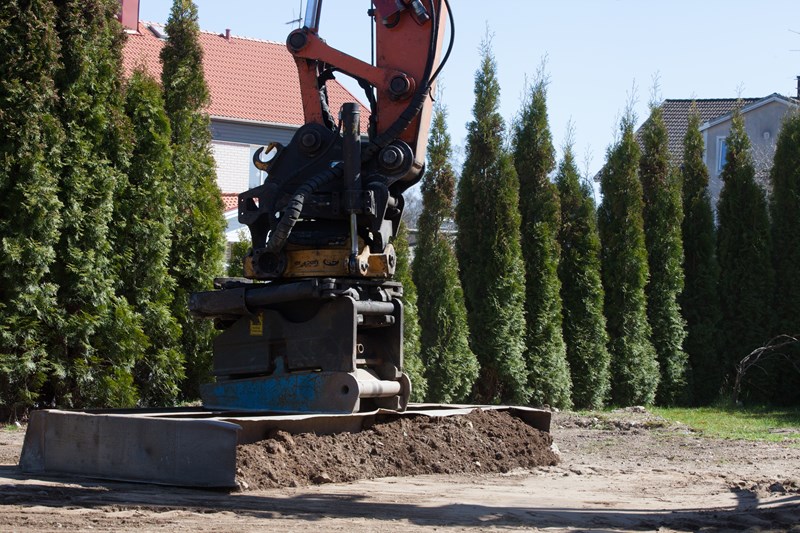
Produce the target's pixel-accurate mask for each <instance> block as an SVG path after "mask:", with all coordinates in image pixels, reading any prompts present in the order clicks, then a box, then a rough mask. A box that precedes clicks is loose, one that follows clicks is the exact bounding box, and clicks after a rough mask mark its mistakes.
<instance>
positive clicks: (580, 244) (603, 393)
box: [556, 144, 611, 409]
mask: <svg viewBox="0 0 800 533" xmlns="http://www.w3.org/2000/svg"><path fill="white" fill-rule="evenodd" d="M556 185H557V186H558V191H559V195H560V198H561V226H560V229H559V234H558V241H559V245H560V247H561V261H560V263H559V265H558V275H559V278H560V280H561V300H562V305H563V309H564V321H563V330H564V341H565V342H566V345H567V360H568V361H569V367H570V371H571V373H572V399H573V402H574V404H575V406H576V407H578V408H588V409H599V408H600V407H602V406H603V403H604V402H605V400H606V398H607V396H608V393H609V389H610V387H611V375H610V371H609V365H610V362H611V356H610V355H609V353H608V349H607V347H606V345H607V344H608V334H607V333H606V319H605V316H604V315H603V300H604V297H603V285H602V281H601V279H600V236H599V235H598V233H597V221H596V216H597V215H596V212H595V206H594V199H593V197H592V191H591V189H590V186H589V185H587V184H585V183H582V182H581V180H580V178H579V175H578V168H577V166H576V164H575V156H574V155H573V152H572V146H571V145H569V144H567V146H566V148H565V150H564V159H563V160H562V161H561V164H560V165H559V168H558V175H557V176H556Z"/></svg>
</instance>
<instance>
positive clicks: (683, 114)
mask: <svg viewBox="0 0 800 533" xmlns="http://www.w3.org/2000/svg"><path fill="white" fill-rule="evenodd" d="M693 106H696V108H697V112H698V113H699V114H700V120H701V121H702V124H701V126H700V132H701V133H702V134H703V140H704V141H705V147H706V149H705V153H704V155H703V158H704V161H705V164H706V166H707V167H708V174H709V181H710V183H709V192H710V193H711V200H712V202H713V205H716V204H717V201H718V200H719V193H720V191H721V190H722V179H721V178H720V174H721V173H722V167H723V166H724V165H725V154H726V146H725V138H726V137H727V136H728V133H729V132H730V129H731V120H732V118H733V112H734V110H736V109H737V108H738V109H739V110H740V112H741V114H742V117H743V118H744V123H745V130H746V132H747V135H748V136H749V137H750V143H751V144H752V147H753V148H752V154H753V161H754V163H755V167H756V173H757V179H758V180H759V182H760V183H761V184H762V185H763V186H764V187H765V188H767V187H768V186H769V170H770V168H771V167H772V159H773V156H774V154H775V142H776V139H777V137H778V133H779V132H780V128H781V124H782V122H783V118H784V116H786V114H787V113H788V112H790V111H791V110H793V109H796V108H797V107H798V106H800V93H799V94H798V98H792V97H787V96H783V95H780V94H777V93H774V94H771V95H769V96H766V97H763V98H713V99H695V100H691V99H685V100H664V101H663V102H662V104H661V108H662V110H663V113H664V121H665V123H666V125H667V132H668V135H669V150H670V153H671V155H672V159H673V161H674V162H675V163H676V164H678V165H680V164H681V163H682V162H683V138H684V136H685V135H686V130H687V129H688V122H689V114H690V113H691V110H692V107H693ZM640 131H641V128H640V129H639V131H637V137H638V134H639V132H640Z"/></svg>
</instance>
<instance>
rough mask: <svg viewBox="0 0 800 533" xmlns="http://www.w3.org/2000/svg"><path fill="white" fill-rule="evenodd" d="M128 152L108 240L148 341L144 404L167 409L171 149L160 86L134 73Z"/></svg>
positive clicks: (128, 100)
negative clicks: (124, 178) (131, 143)
mask: <svg viewBox="0 0 800 533" xmlns="http://www.w3.org/2000/svg"><path fill="white" fill-rule="evenodd" d="M125 111H126V114H127V116H128V117H129V118H130V121H131V124H132V127H133V134H134V149H133V153H132V156H131V160H130V164H129V165H128V169H127V176H128V179H127V181H126V182H125V183H124V186H123V187H122V188H121V190H120V191H119V194H118V195H117V198H116V201H115V214H114V224H113V225H112V238H113V242H114V251H115V258H116V268H117V276H118V279H119V286H118V289H117V294H119V295H120V296H122V297H124V298H125V299H126V300H127V301H128V302H129V303H130V304H131V306H133V308H134V309H135V310H136V312H138V313H139V314H140V315H141V316H142V325H143V327H144V331H145V332H146V334H147V336H148V340H149V343H148V344H149V345H148V346H147V347H146V348H145V352H144V354H143V358H142V359H141V360H140V361H139V362H138V364H137V366H136V368H135V378H136V384H137V386H138V388H139V390H140V393H141V399H142V401H143V402H144V404H145V405H167V404H170V403H172V402H174V401H175V400H176V399H177V395H178V384H179V383H180V381H181V379H182V377H183V355H182V353H181V352H180V350H179V349H178V340H179V339H180V327H179V326H178V324H177V321H176V320H175V318H174V317H173V316H172V314H171V309H170V307H171V304H172V300H173V292H174V288H175V284H174V281H173V279H172V278H171V277H170V276H169V273H168V272H167V261H168V259H169V251H170V226H171V221H172V217H173V216H174V215H173V206H172V205H171V204H170V202H169V199H170V188H171V186H172V185H171V180H172V149H171V147H170V135H171V133H170V128H169V121H168V119H167V115H166V112H165V111H164V101H163V99H162V97H161V87H159V85H158V83H156V81H155V80H153V79H152V78H150V77H149V76H148V75H147V74H146V73H145V72H144V71H143V70H137V71H135V72H134V73H133V76H132V77H131V79H130V80H129V82H128V86H127V88H126V91H125Z"/></svg>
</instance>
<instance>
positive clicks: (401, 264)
mask: <svg viewBox="0 0 800 533" xmlns="http://www.w3.org/2000/svg"><path fill="white" fill-rule="evenodd" d="M394 247H395V250H396V253H397V267H396V269H395V274H394V279H395V281H399V282H400V283H402V284H403V298H402V302H403V369H404V371H405V373H406V374H408V377H409V379H411V400H412V401H415V402H421V401H423V400H424V399H425V393H426V391H427V390H428V386H427V383H426V381H425V374H424V369H423V367H422V361H421V360H420V339H419V336H420V328H419V315H418V307H417V288H416V287H415V286H414V280H413V279H412V278H411V257H410V250H409V247H408V227H407V226H406V224H404V223H401V224H400V230H399V231H398V232H397V236H395V238H394Z"/></svg>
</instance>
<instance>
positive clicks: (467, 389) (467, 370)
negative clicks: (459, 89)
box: [413, 104, 478, 403]
mask: <svg viewBox="0 0 800 533" xmlns="http://www.w3.org/2000/svg"><path fill="white" fill-rule="evenodd" d="M446 116H447V115H446V110H445V109H444V107H442V106H441V105H439V104H437V105H436V108H435V110H434V116H433V125H432V127H431V133H430V137H429V138H428V167H427V171H426V173H425V176H424V177H423V181H422V214H421V215H420V217H419V234H418V240H417V249H416V254H415V255H414V269H413V274H414V282H415V284H416V286H417V289H418V309H419V320H420V327H421V337H420V343H421V347H420V354H421V357H422V361H423V365H424V368H425V376H426V377H427V379H428V394H427V399H428V400H430V401H432V402H442V403H453V402H467V401H468V400H469V396H470V393H471V391H472V386H473V384H474V383H475V380H476V379H477V377H478V360H477V358H476V357H475V354H474V353H472V350H471V349H470V347H469V330H468V329H467V310H466V307H465V306H464V292H463V289H462V287H461V281H460V280H459V279H458V263H457V261H456V256H455V250H454V248H453V244H452V242H451V239H450V238H449V236H448V235H447V234H446V233H444V232H443V231H442V224H444V223H445V222H447V221H450V220H452V218H453V196H454V194H455V184H456V177H455V171H454V170H453V167H452V165H451V164H450V158H451V157H452V147H451V144H450V135H449V134H448V133H447V125H446Z"/></svg>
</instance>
